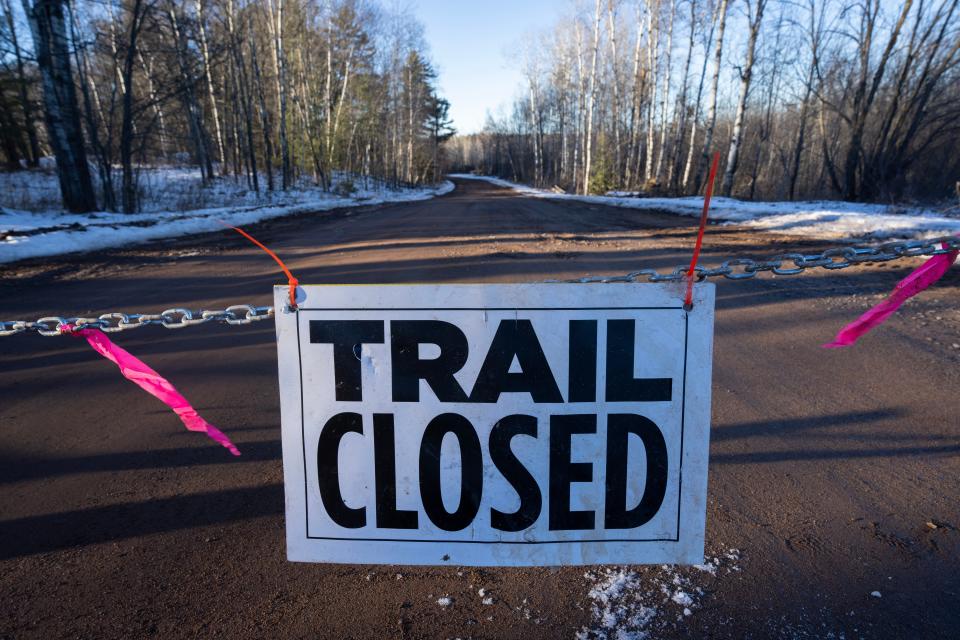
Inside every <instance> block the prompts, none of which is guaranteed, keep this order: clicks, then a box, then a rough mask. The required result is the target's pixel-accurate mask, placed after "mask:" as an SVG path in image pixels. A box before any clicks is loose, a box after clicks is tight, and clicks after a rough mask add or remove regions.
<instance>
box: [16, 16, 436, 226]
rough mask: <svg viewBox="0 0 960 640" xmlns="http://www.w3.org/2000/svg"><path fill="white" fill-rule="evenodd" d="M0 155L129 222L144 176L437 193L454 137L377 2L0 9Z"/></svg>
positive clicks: (80, 204)
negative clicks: (50, 172)
mask: <svg viewBox="0 0 960 640" xmlns="http://www.w3.org/2000/svg"><path fill="white" fill-rule="evenodd" d="M0 9H2V11H3V20H2V21H0V22H2V24H0V44H2V47H3V49H2V52H0V55H2V59H0V61H2V64H0V152H2V154H3V156H4V157H5V160H6V166H7V167H8V169H11V170H15V169H19V168H20V167H22V166H36V165H37V164H38V162H39V161H40V159H41V158H42V157H43V156H45V155H52V156H54V157H55V158H56V166H57V172H58V176H59V179H60V186H61V192H62V195H63V202H64V206H65V207H66V208H67V209H69V210H71V211H76V212H83V211H93V210H96V209H98V208H103V209H108V210H122V211H125V212H134V211H137V210H138V208H139V202H138V193H139V191H138V182H137V176H138V171H139V168H140V167H141V166H144V165H152V164H164V163H171V162H175V161H176V162H182V161H184V160H186V161H188V162H190V163H191V164H193V165H195V166H197V167H199V169H200V172H201V175H202V178H203V180H204V182H209V181H213V180H215V179H219V178H221V177H223V176H232V177H233V178H234V179H237V180H242V181H245V182H246V184H247V186H248V187H249V188H250V189H251V190H254V191H257V192H259V191H263V190H267V191H272V190H275V189H287V188H289V187H290V186H291V185H292V184H294V182H295V181H297V180H300V179H304V178H306V179H309V180H312V181H313V182H314V183H315V184H317V185H319V186H321V187H322V188H324V189H330V188H332V187H334V186H336V185H337V184H339V186H340V187H341V188H343V187H344V185H348V186H347V187H346V188H349V185H350V179H349V178H348V179H344V180H340V181H337V180H335V177H336V176H338V175H340V176H354V177H355V176H370V177H373V178H377V179H379V180H382V181H384V182H387V183H389V184H392V185H408V184H418V183H423V182H431V181H436V180H438V179H439V177H440V175H441V173H442V168H441V167H440V162H441V155H440V152H439V149H440V146H441V144H442V143H443V142H444V141H445V140H446V139H447V138H449V137H450V136H451V135H452V134H453V128H452V123H451V121H450V119H449V116H448V110H449V103H448V102H447V101H446V100H445V99H444V98H443V97H441V96H440V95H439V93H438V90H437V87H436V74H435V72H434V70H433V67H432V64H431V62H430V60H429V57H428V56H427V54H426V45H425V43H424V40H423V35H422V33H423V29H422V27H421V25H420V24H419V23H417V22H416V20H415V19H413V18H412V17H411V16H410V15H409V14H408V13H406V12H402V11H390V10H387V9H385V8H383V7H382V6H380V5H379V4H377V3H376V2H375V0H22V3H21V6H20V7H17V6H15V5H14V4H13V3H11V0H0Z"/></svg>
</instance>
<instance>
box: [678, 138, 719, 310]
mask: <svg viewBox="0 0 960 640" xmlns="http://www.w3.org/2000/svg"><path fill="white" fill-rule="evenodd" d="M719 163H720V152H719V151H715V152H714V154H713V163H712V164H711V165H710V178H709V179H708V180H707V192H706V194H705V195H704V197H703V213H701V214H700V230H699V231H697V244H695V245H694V247H693V258H691V260H690V268H689V269H688V270H687V297H686V299H684V302H683V307H684V309H686V310H687V311H689V310H690V309H692V308H693V274H694V273H696V269H697V260H698V259H699V258H700V249H701V248H702V247H703V232H704V231H706V229H707V212H708V211H709V210H710V198H711V196H713V182H714V180H716V178H717V165H718V164H719Z"/></svg>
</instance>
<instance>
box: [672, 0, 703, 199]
mask: <svg viewBox="0 0 960 640" xmlns="http://www.w3.org/2000/svg"><path fill="white" fill-rule="evenodd" d="M696 28H697V3H696V1H695V0H691V1H690V37H689V39H688V41H687V56H686V61H685V62H684V63H683V87H682V88H681V89H680V97H679V98H678V99H677V109H676V113H677V124H676V135H675V136H674V140H673V153H672V160H671V161H670V168H669V172H668V175H667V184H668V185H669V189H670V192H671V193H676V191H677V180H678V178H679V177H680V158H681V150H682V148H683V134H684V132H685V131H686V129H687V90H688V89H689V86H690V62H691V60H693V37H694V35H695V32H696ZM698 100H699V97H698Z"/></svg>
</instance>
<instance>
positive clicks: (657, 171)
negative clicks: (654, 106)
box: [653, 2, 677, 184]
mask: <svg viewBox="0 0 960 640" xmlns="http://www.w3.org/2000/svg"><path fill="white" fill-rule="evenodd" d="M676 15H677V3H676V2H671V3H670V22H669V26H668V27H667V49H666V60H664V66H665V67H666V69H665V71H664V74H663V91H662V92H661V96H660V149H659V150H658V151H657V164H656V167H655V168H654V171H653V176H654V180H656V182H657V184H660V177H661V176H662V175H663V172H662V169H663V153H664V150H665V149H666V147H667V139H668V138H667V101H668V100H669V97H670V70H671V59H672V57H673V21H674V19H675V18H676Z"/></svg>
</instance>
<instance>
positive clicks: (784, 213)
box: [450, 173, 960, 240]
mask: <svg viewBox="0 0 960 640" xmlns="http://www.w3.org/2000/svg"><path fill="white" fill-rule="evenodd" d="M450 177H451V178H463V179H468V180H484V181H487V182H490V183H492V184H496V185H500V186H502V187H509V188H511V189H514V190H515V191H517V192H519V193H522V194H524V195H527V196H532V197H535V198H549V199H553V200H576V201H581V202H589V203H593V204H603V205H608V206H612V207H625V208H628V209H651V210H656V211H666V212H670V213H676V214H678V215H684V216H699V215H700V212H701V211H702V209H703V198H701V197H699V196H696V197H683V198H642V197H636V196H635V195H632V194H626V193H623V192H616V191H612V192H610V193H609V194H607V195H605V196H579V195H572V194H563V193H554V192H552V191H548V190H545V189H535V188H533V187H529V186H526V185H522V184H516V183H513V182H509V181H507V180H501V179H500V178H492V177H487V176H475V175H471V174H460V173H455V174H451V176H450ZM954 211H956V212H957V213H958V214H960V210H958V209H956V208H955V209H954ZM710 219H711V220H723V221H724V222H726V223H729V224H740V225H743V226H746V227H754V228H756V229H761V230H763V231H768V232H770V233H783V234H790V235H795V236H806V237H810V238H817V239H851V240H860V239H881V238H884V239H885V238H911V239H912V238H930V237H937V236H945V235H953V234H957V233H960V215H957V216H955V217H950V216H947V215H943V213H941V212H938V211H935V210H932V209H922V208H917V207H891V206H887V205H881V204H864V203H859V202H838V201H828V200H823V201H812V202H744V201H741V200H736V199H734V198H721V197H714V198H712V199H711V200H710Z"/></svg>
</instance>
